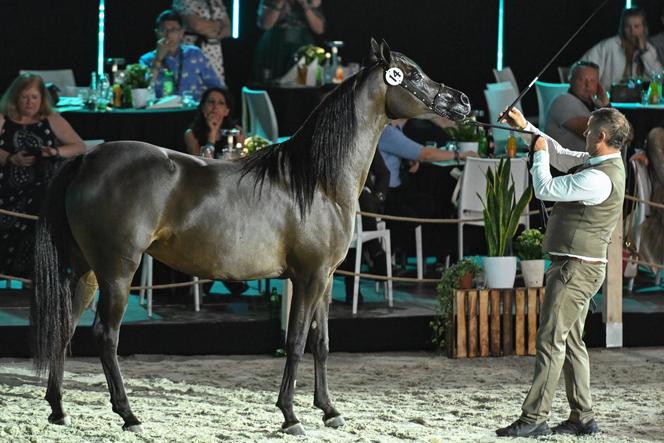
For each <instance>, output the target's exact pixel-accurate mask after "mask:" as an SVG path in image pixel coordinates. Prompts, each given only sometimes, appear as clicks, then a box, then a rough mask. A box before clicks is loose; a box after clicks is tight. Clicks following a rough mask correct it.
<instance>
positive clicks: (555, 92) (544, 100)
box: [535, 82, 569, 131]
mask: <svg viewBox="0 0 664 443" xmlns="http://www.w3.org/2000/svg"><path fill="white" fill-rule="evenodd" d="M535 90H536V91H537V109H538V112H539V128H540V130H542V131H543V130H544V129H545V128H546V119H547V117H548V115H549V109H550V108H551V104H552V103H553V101H554V100H555V99H556V98H557V97H558V96H559V95H563V94H565V93H566V92H567V91H568V90H569V83H546V82H535Z"/></svg>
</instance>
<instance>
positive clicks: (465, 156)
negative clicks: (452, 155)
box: [459, 151, 477, 160]
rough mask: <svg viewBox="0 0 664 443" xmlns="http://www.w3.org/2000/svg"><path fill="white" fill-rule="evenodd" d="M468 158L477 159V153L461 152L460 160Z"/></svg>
mask: <svg viewBox="0 0 664 443" xmlns="http://www.w3.org/2000/svg"><path fill="white" fill-rule="evenodd" d="M468 157H477V152H475V151H466V152H459V159H461V160H465V159H467V158H468Z"/></svg>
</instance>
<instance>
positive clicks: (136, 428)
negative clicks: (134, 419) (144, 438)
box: [122, 423, 143, 434]
mask: <svg viewBox="0 0 664 443" xmlns="http://www.w3.org/2000/svg"><path fill="white" fill-rule="evenodd" d="M122 430H123V431H127V432H135V433H137V434H140V433H141V432H143V426H141V424H140V423H139V424H137V425H130V426H126V425H125V426H123V427H122Z"/></svg>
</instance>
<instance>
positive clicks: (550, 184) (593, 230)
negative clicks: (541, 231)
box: [496, 108, 631, 437]
mask: <svg viewBox="0 0 664 443" xmlns="http://www.w3.org/2000/svg"><path fill="white" fill-rule="evenodd" d="M507 123H509V124H510V125H511V126H512V127H514V128H517V129H526V130H528V131H532V132H534V133H536V134H537V135H535V137H536V142H535V144H534V148H533V149H534V151H535V152H534V161H533V166H532V168H531V171H530V172H531V174H532V176H533V187H534V189H535V196H537V198H539V199H542V200H549V201H555V202H556V203H555V205H554V207H553V213H552V215H551V218H550V220H549V223H548V227H547V230H546V234H545V236H544V244H543V247H544V250H545V251H547V252H548V253H549V254H550V256H551V260H552V264H551V268H550V269H549V271H548V273H547V276H546V295H545V297H544V304H543V306H542V310H541V313H540V326H539V330H538V331H537V354H536V357H535V375H534V377H533V383H532V386H531V387H530V392H528V395H527V396H526V399H525V401H524V402H523V406H522V414H521V417H519V419H518V420H517V421H515V422H514V423H512V424H511V425H509V426H507V427H504V428H500V429H498V430H496V434H498V435H499V436H501V437H508V436H509V437H526V436H539V435H548V434H551V429H549V426H548V424H547V420H548V418H549V412H550V411H551V402H552V400H553V394H554V391H555V389H556V387H557V386H558V380H559V378H560V372H561V371H562V372H563V373H564V375H565V389H566V392H567V401H568V402H569V405H570V409H571V412H570V415H569V418H568V419H567V420H565V421H563V422H562V423H560V424H559V425H558V426H556V427H554V428H553V432H555V433H556V434H575V435H584V434H594V433H596V432H599V428H598V426H597V423H596V422H595V419H594V412H593V409H592V401H591V398H590V368H589V362H588V352H587V351H586V346H585V344H584V343H583V339H582V335H583V328H584V324H585V320H586V315H587V314H588V306H589V303H590V300H591V299H592V297H593V296H594V295H595V294H596V293H597V291H598V290H599V288H600V287H601V286H602V283H603V282H604V277H605V272H606V262H607V259H606V256H607V249H608V244H609V240H610V238H611V234H612V233H613V230H614V229H615V227H616V225H617V223H618V222H619V221H620V215H621V207H622V204H623V200H624V194H625V168H624V166H623V160H622V158H621V154H620V150H621V149H622V148H625V147H626V146H627V145H628V144H629V141H630V139H631V127H630V125H629V123H628V121H627V119H626V118H625V116H624V115H622V114H621V113H620V112H619V111H617V110H615V109H611V108H600V109H598V110H595V111H593V112H592V113H591V114H590V119H589V121H588V128H587V129H586V131H585V132H584V136H585V138H586V152H576V151H571V150H568V149H564V148H563V147H561V146H560V144H559V143H558V142H556V141H555V140H553V139H552V138H550V137H549V136H547V135H545V134H544V133H542V132H540V131H538V130H537V128H535V127H534V126H533V125H532V124H530V123H528V122H527V121H526V120H525V118H524V117H523V115H522V114H521V113H520V112H519V111H518V110H517V109H512V110H511V111H510V113H509V117H508V118H507ZM549 162H551V164H552V165H553V166H554V167H556V168H558V169H559V170H561V171H568V172H570V174H568V175H564V176H561V177H556V178H552V177H551V173H550V171H549ZM570 169H571V170H570Z"/></svg>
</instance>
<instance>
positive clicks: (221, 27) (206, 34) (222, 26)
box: [173, 0, 231, 83]
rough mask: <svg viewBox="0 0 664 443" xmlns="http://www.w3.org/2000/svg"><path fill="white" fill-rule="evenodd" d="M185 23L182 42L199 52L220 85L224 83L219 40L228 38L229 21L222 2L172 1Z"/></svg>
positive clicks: (211, 0) (174, 8)
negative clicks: (204, 57)
mask: <svg viewBox="0 0 664 443" xmlns="http://www.w3.org/2000/svg"><path fill="white" fill-rule="evenodd" d="M173 10H174V11H175V12H177V13H179V14H180V15H181V16H182V19H183V20H184V25H185V26H184V31H185V33H184V42H185V43H186V44H189V45H196V46H198V47H200V48H201V50H202V51H203V54H205V56H206V57H207V59H208V61H209V62H210V65H211V66H212V68H213V69H214V71H215V72H216V73H217V76H218V77H219V80H220V81H221V83H225V75H224V57H223V53H222V49H221V40H222V39H224V38H226V37H229V36H230V35H231V21H230V19H229V18H228V14H227V13H226V7H225V6H224V4H223V2H222V0H173Z"/></svg>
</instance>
